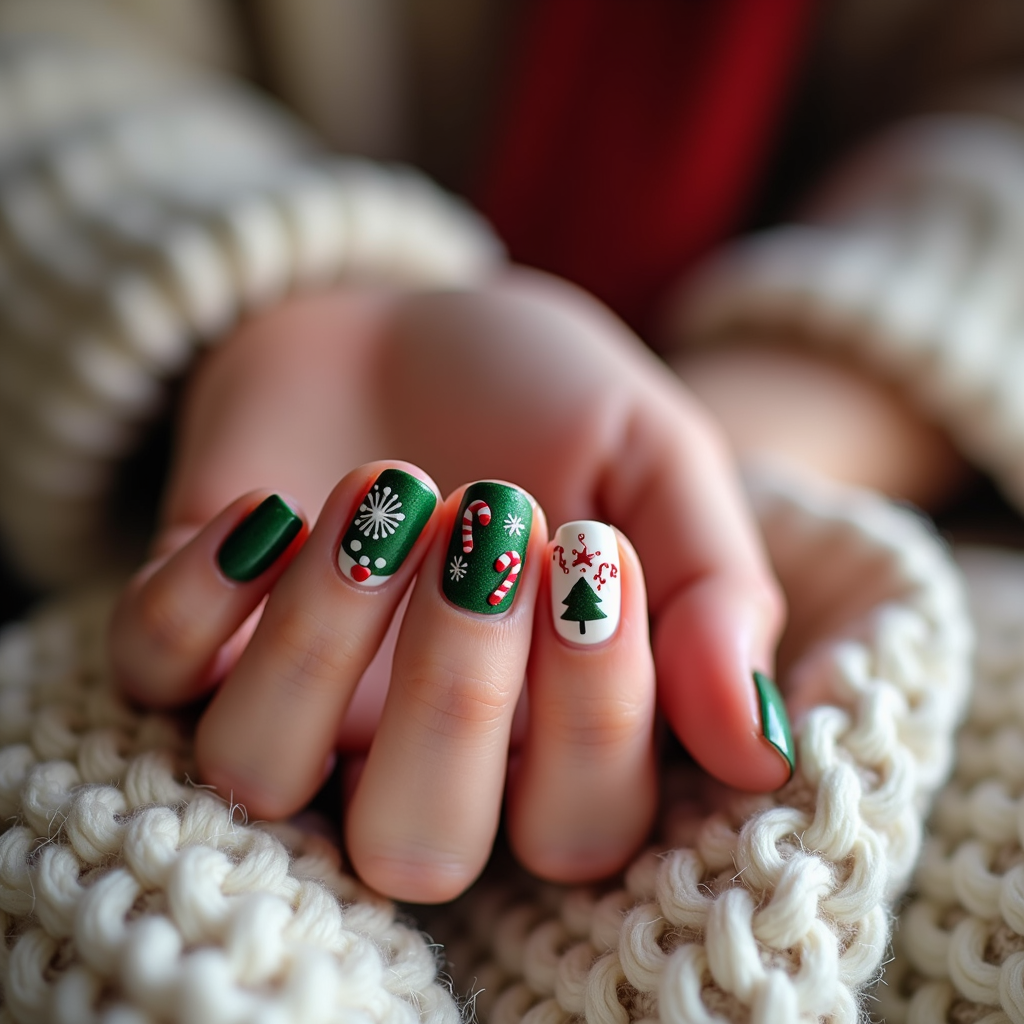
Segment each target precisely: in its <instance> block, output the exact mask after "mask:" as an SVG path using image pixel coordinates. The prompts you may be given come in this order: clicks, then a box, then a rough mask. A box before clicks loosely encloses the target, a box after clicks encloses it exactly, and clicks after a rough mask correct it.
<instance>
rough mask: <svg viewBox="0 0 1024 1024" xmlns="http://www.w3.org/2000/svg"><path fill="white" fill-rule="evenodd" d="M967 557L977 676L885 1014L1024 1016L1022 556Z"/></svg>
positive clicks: (882, 1004) (908, 1019)
mask: <svg viewBox="0 0 1024 1024" xmlns="http://www.w3.org/2000/svg"><path fill="white" fill-rule="evenodd" d="M961 561H962V563H963V566H964V569H965V570H966V574H967V578H968V580H969V581H970V583H971V606H972V612H973V613H974V617H975V620H976V621H977V623H978V654H977V661H976V672H975V685H974V691H973V695H972V700H971V709H970V714H969V716H968V719H967V722H966V724H965V726H964V728H963V730H962V731H961V733H960V737H959V742H958V745H957V758H956V771H955V773H954V775H953V779H952V781H951V782H950V784H949V785H948V786H947V787H945V789H944V790H943V791H942V793H941V794H940V796H939V799H938V801H937V804H936V808H935V813H934V815H933V817H932V822H931V829H930V832H931V834H930V836H929V838H928V839H927V841H926V843H925V847H924V852H923V855H922V858H921V863H920V866H919V867H918V869H917V872H916V874H915V878H914V886H915V889H916V892H915V894H914V896H913V898H912V899H911V901H910V903H909V905H908V906H907V908H906V910H905V911H904V913H903V915H902V918H901V921H900V928H899V931H898V932H897V934H896V936H895V941H896V958H895V960H894V962H893V964H892V965H891V966H890V967H889V969H888V970H887V973H886V980H887V984H886V985H885V986H884V987H880V988H879V990H878V995H879V1011H880V1012H881V1013H883V1014H884V1016H885V1020H886V1021H887V1022H888V1024H926V1022H929V1024H930V1022H938V1021H943V1022H950V1024H976V1022H984V1024H1009V1022H1011V1021H1012V1022H1013V1024H1020V1022H1021V1021H1024V845H1022V844H1024V828H1022V823H1024V801H1022V799H1021V782H1022V780H1024V639H1022V638H1024V630H1022V626H1024V622H1022V614H1021V609H1022V608H1024V558H1021V557H1020V556H1019V555H1012V554H1009V553H1007V552H996V551H985V550H973V551H969V552H967V553H966V554H965V555H964V556H962V558H961Z"/></svg>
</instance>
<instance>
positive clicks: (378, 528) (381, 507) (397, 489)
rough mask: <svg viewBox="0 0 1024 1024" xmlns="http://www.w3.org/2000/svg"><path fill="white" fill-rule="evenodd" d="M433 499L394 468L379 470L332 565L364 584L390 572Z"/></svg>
mask: <svg viewBox="0 0 1024 1024" xmlns="http://www.w3.org/2000/svg"><path fill="white" fill-rule="evenodd" d="M436 504H437V497H436V496H435V494H434V492H433V491H432V490H431V489H430V488H429V487H428V486H427V485H426V484H425V483H424V482H423V481H422V480H418V479H417V478H416V477H414V476H412V475H410V474H409V473H405V472H403V471H402V470H400V469H385V470H384V472H383V473H381V474H380V476H378V477H377V479H376V480H374V482H373V484H372V485H371V487H370V489H369V490H368V491H367V492H366V494H365V495H364V496H363V500H362V501H361V502H360V503H359V508H358V509H357V510H356V514H355V515H354V516H353V517H352V522H351V523H349V525H348V529H347V530H346V531H345V535H344V536H343V537H342V538H341V544H340V545H339V546H338V567H339V568H340V569H341V571H342V572H343V573H344V574H345V575H346V576H347V577H348V578H349V579H350V580H355V582H356V583H361V584H362V585H363V586H365V587H379V586H380V585H381V584H382V583H386V582H387V581H388V579H389V578H390V577H391V576H393V575H394V574H395V573H396V572H397V571H398V569H399V567H400V566H401V564H402V563H403V562H404V561H405V558H406V555H408V554H409V552H410V551H411V550H412V546H413V544H415V543H416V538H417V537H418V536H419V535H420V534H421V533H422V532H423V527H424V526H426V525H427V521H428V520H429V519H430V514H431V512H433V511H434V506H435V505H436Z"/></svg>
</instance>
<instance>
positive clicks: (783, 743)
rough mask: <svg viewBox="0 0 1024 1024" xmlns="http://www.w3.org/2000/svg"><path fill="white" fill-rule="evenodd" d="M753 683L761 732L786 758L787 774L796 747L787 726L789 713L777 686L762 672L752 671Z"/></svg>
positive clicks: (794, 763)
mask: <svg viewBox="0 0 1024 1024" xmlns="http://www.w3.org/2000/svg"><path fill="white" fill-rule="evenodd" d="M754 685H755V686H756V687H757V696H758V699H759V700H760V703H761V732H762V733H764V738H765V739H766V740H767V741H768V742H769V743H770V744H771V745H772V746H773V747H774V748H775V749H776V750H777V751H778V752H779V753H780V754H781V755H782V756H783V757H784V758H785V759H786V761H787V762H788V764H789V774H790V775H792V774H793V771H794V769H795V768H796V748H795V747H794V746H793V733H792V731H791V730H790V728H789V715H788V714H786V705H785V704H784V703H783V700H782V694H781V693H779V688H778V687H777V686H776V685H775V683H773V682H772V680H771V679H769V678H768V676H766V675H765V674H764V673H763V672H755V673H754Z"/></svg>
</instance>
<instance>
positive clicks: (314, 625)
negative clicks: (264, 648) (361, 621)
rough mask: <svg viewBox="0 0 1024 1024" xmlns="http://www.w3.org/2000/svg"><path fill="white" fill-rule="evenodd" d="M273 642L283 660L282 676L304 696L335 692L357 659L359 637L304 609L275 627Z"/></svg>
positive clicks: (287, 615) (283, 618)
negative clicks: (336, 627)
mask: <svg viewBox="0 0 1024 1024" xmlns="http://www.w3.org/2000/svg"><path fill="white" fill-rule="evenodd" d="M274 639H275V643H276V644H277V646H278V649H279V650H280V652H281V654H282V656H283V667H282V669H281V674H282V675H283V676H284V677H285V678H286V681H287V683H288V685H289V686H290V687H292V688H294V689H295V690H298V691H301V692H302V693H308V692H310V691H313V692H314V693H315V692H320V691H323V690H325V689H332V690H333V689H334V688H335V687H336V686H337V683H338V680H339V679H340V678H342V677H343V676H345V675H346V674H347V673H348V672H349V671H351V668H352V665H353V664H354V663H355V661H356V659H357V657H358V641H357V638H356V637H354V636H352V635H350V634H346V633H344V632H341V631H339V630H337V629H334V628H332V627H331V626H329V625H328V624H327V623H325V622H324V621H323V620H322V619H320V618H318V617H317V616H316V615H313V614H311V613H310V612H308V611H305V610H302V609H294V610H292V611H290V612H288V613H287V614H286V615H284V616H282V618H281V619H280V621H279V622H277V623H275V628H274Z"/></svg>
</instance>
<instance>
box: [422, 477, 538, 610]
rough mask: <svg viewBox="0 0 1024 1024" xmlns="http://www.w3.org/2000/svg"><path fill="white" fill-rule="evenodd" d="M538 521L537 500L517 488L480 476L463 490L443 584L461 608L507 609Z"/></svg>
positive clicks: (446, 594) (513, 594)
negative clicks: (535, 508)
mask: <svg viewBox="0 0 1024 1024" xmlns="http://www.w3.org/2000/svg"><path fill="white" fill-rule="evenodd" d="M532 526H533V504H532V502H531V501H530V497H529V495H528V494H527V493H526V492H525V491H521V490H520V489H519V488H518V487H513V486H511V485H510V484H502V483H498V482H496V481H494V480H481V481H479V482H478V483H475V484H470V485H469V487H467V488H466V491H465V493H464V494H463V495H462V502H461V503H460V505H459V512H458V515H457V516H456V517H455V523H454V525H453V527H452V535H451V538H450V539H449V541H448V553H447V554H446V555H445V560H444V574H443V576H442V580H441V589H442V590H443V591H444V595H445V597H447V598H448V600H449V601H451V602H452V603H453V604H456V605H458V606H459V607H460V608H466V609H467V610H469V611H471V612H480V613H482V614H483V615H499V614H501V613H502V612H506V611H508V609H509V608H511V607H512V602H513V600H515V596H516V591H517V590H518V588H519V574H520V573H521V572H522V570H523V566H524V564H525V562H526V548H527V545H528V544H529V542H530V529H531V527H532Z"/></svg>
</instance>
